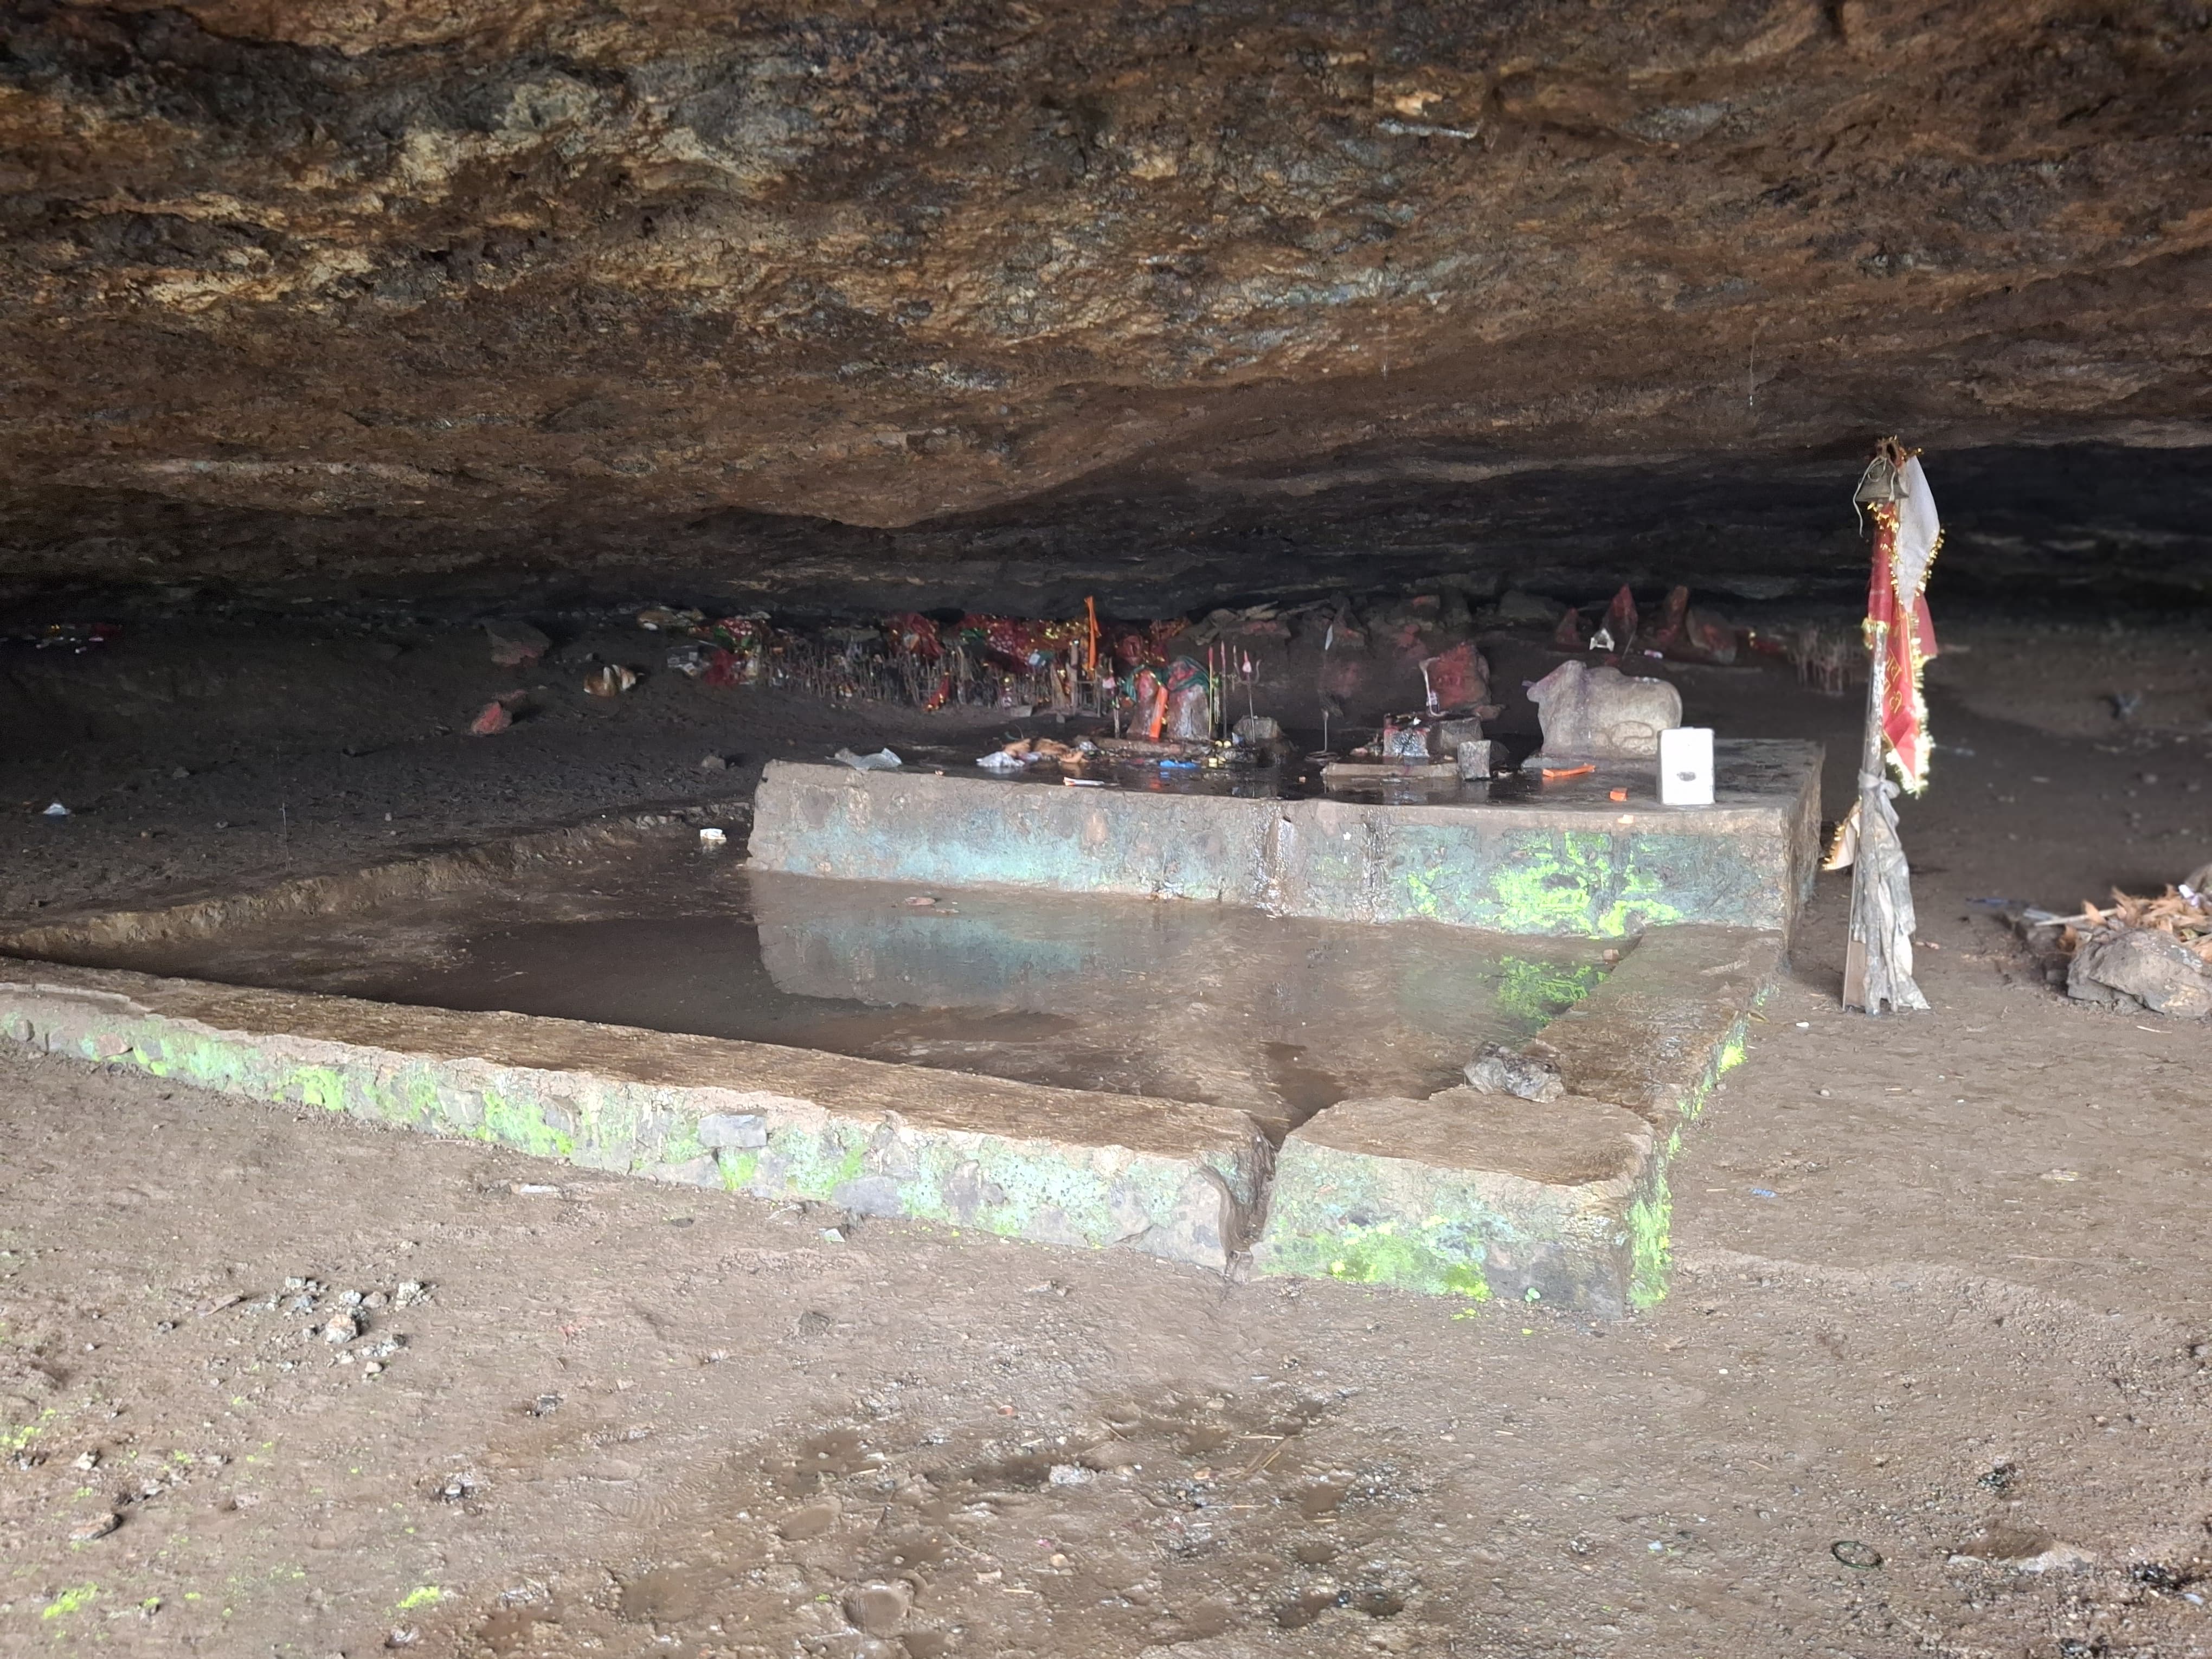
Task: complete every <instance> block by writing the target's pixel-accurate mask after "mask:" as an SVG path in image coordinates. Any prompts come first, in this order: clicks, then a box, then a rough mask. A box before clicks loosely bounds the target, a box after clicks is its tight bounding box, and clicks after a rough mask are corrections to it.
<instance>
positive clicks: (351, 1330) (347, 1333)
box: [323, 1313, 361, 1344]
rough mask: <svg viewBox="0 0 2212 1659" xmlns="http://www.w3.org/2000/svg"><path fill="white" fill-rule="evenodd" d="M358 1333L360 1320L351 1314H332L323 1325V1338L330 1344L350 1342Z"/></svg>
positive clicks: (359, 1331)
mask: <svg viewBox="0 0 2212 1659" xmlns="http://www.w3.org/2000/svg"><path fill="white" fill-rule="evenodd" d="M360 1334H361V1325H360V1322H358V1321H356V1319H355V1318H354V1317H353V1316H352V1315H351V1314H342V1313H341V1314H332V1315H331V1317H330V1322H328V1323H327V1324H325V1326H324V1327H323V1340H324V1341H325V1342H329V1343H332V1344H336V1343H339V1342H350V1341H352V1340H354V1338H356V1336H359V1335H360Z"/></svg>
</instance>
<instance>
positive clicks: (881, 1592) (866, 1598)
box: [845, 1579, 914, 1636]
mask: <svg viewBox="0 0 2212 1659" xmlns="http://www.w3.org/2000/svg"><path fill="white" fill-rule="evenodd" d="M913 1605H914V1592H913V1591H912V1590H911V1589H908V1587H907V1586H906V1585H904V1584H902V1583H899V1582H898V1581H897V1580H896V1579H892V1580H890V1581H887V1582H884V1583H872V1584H861V1585H858V1586H856V1587H855V1588H854V1589H850V1590H848V1591H847V1592H846V1593H845V1617H846V1619H847V1620H849V1621H850V1622H851V1624H852V1626H853V1627H854V1629H855V1630H858V1631H860V1632H862V1633H863V1634H865V1635H868V1636H895V1635H896V1634H897V1633H898V1631H899V1628H900V1626H903V1625H904V1624H905V1623H906V1615H907V1610H908V1608H909V1607H912V1606H913Z"/></svg>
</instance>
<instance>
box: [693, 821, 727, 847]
mask: <svg viewBox="0 0 2212 1659" xmlns="http://www.w3.org/2000/svg"><path fill="white" fill-rule="evenodd" d="M729 839H730V837H729V834H728V832H727V831H726V830H721V829H715V828H714V826H713V825H712V824H709V825H708V826H707V828H705V829H702V830H701V831H700V832H699V845H700V846H702V847H720V846H723V845H725V844H726V843H727V842H728V841H729Z"/></svg>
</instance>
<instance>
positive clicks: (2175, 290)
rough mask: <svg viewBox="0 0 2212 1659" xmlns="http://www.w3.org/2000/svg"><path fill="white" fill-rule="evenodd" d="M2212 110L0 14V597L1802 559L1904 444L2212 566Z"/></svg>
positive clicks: (1765, 16) (23, 4)
mask: <svg viewBox="0 0 2212 1659" xmlns="http://www.w3.org/2000/svg"><path fill="white" fill-rule="evenodd" d="M2208 105H2212V15H2208V13H2207V11H2206V10H2205V9H2203V7H2202V6H2199V5H2195V4H2179V3H2127V0H2123V3H2118V4H2112V5H2085V4H2075V3H2064V0H2029V3H1995V0H1961V3H1955V4H1927V3H1914V0H1900V3H1882V0H1870V3H1869V0H1843V3H1826V4H1819V3H1798V0H1738V3H1715V4H1709V5H1703V6H1686V5H1682V4H1679V3H1644V4H1632V5H1627V6H1620V7H1592V6H1589V5H1586V4H1569V3H1565V0H1508V3H1498V4H1489V5H1474V4H1447V3H1434V4H1420V3H1395V0H1394V3H1389V4H1381V3H1375V0H1362V3H1341V4H1315V5H1308V6H1302V7H1298V8H1291V7H1288V6H1284V5H1279V4H1278V5H1267V4H1259V3H1242V4H1240V3H1215V0H1201V3H1188V4H1164V3H1162V4H1148V3H1127V4H1121V5H1107V4H1048V3H1042V0H1037V3H1029V4H1018V3H1008V4H983V3H957V4H950V5H947V4H927V5H902V4H896V3H881V4H869V3H860V0H844V3H829V4H820V5H809V6H803V7H802V6H799V5H750V6H732V5H717V4H712V3H703V4H702V3H684V4H673V3H655V0H609V3H599V4H593V5H589V6H585V5H567V6H555V5H547V4H535V3H530V0H516V3H501V4H491V3H483V0H458V3H456V0H437V3H428V0H384V3H379V4H374V5H371V4H366V3H361V0H292V3H288V4H282V5H278V4H272V3H268V0H198V3H189V4H185V5H182V6H156V5H137V4H133V3H120V4H106V5H91V4H73V3H56V0H14V3H10V4H8V5H5V6H4V7H0V353H4V357H5V373H4V375H0V574H6V575H13V576H16V577H30V578H37V577H71V578H90V577H106V578H115V577H121V578H125V579H139V578H155V579H159V580H179V579H186V580H189V579H197V578H208V577H216V578H222V579H237V580H245V579H252V578H266V579H276V578H283V577H286V576H292V575H297V574H301V573H303V572H317V571H319V572H325V573H343V572H358V573H368V574H394V573H398V574H405V573H407V572H410V571H422V572H428V571H434V570H435V571H443V570H453V569H459V568H467V567H470V566H471V565H481V564H509V565H511V564H529V563H535V564H538V565H541V566H543V565H551V566H559V565H562V564H563V563H567V564H570V565H586V564H591V563H595V562H650V561H653V560H655V559H665V560H671V561H676V562H684V563H689V564H692V565H696V566H699V567H702V568H711V569H712V570H714V572H715V573H716V574H717V577H718V580H724V581H726V582H727V583H728V584H731V585H732V586H738V587H742V586H745V585H746V584H748V583H750V584H752V585H754V586H761V585H763V584H768V585H770V586H772V585H774V584H775V582H778V581H788V582H793V583H799V584H801V585H803V584H804V583H805V581H807V580H830V579H831V578H832V577H834V576H836V573H839V572H843V573H845V574H846V575H848V576H854V577H859V576H872V577H874V578H882V579H887V580H888V579H893V578H896V579H901V580H902V579H905V578H907V577H910V576H912V575H914V574H915V572H916V571H918V570H924V569H927V570H933V571H935V572H936V573H937V574H936V575H935V576H933V577H932V578H930V580H932V581H933V582H935V583H936V585H938V586H945V585H947V584H949V585H951V586H958V585H959V583H960V582H961V581H963V580H967V579H968V578H967V576H966V575H964V574H963V572H969V571H974V570H981V569H987V568H994V567H1002V568H1012V567H1013V566H1019V567H1021V568H1023V569H1024V570H1029V569H1030V566H1031V565H1034V567H1035V571H1034V572H1032V573H1031V574H1036V573H1042V574H1036V580H1040V581H1045V580H1047V579H1048V576H1049V574H1050V573H1051V572H1052V571H1053V570H1054V568H1064V569H1065V572H1066V574H1067V575H1068V576H1069V577H1070V579H1071V580H1095V579H1096V578H1097V575H1098V574H1101V573H1104V574H1111V571H1112V570H1115V569H1125V570H1126V569H1128V568H1136V567H1138V566H1143V565H1146V562H1148V561H1149V562H1152V566H1153V567H1154V568H1155V574H1159V575H1160V576H1161V577H1162V578H1163V579H1166V578H1167V577H1168V576H1169V575H1170V574H1172V575H1173V579H1174V580H1176V581H1182V580H1185V579H1188V580H1189V581H1190V582H1192V583H1202V582H1203V581H1211V580H1213V576H1212V574H1211V573H1212V572H1213V571H1214V570H1215V568H1216V567H1217V565H1218V566H1219V567H1220V568H1222V569H1223V570H1224V571H1225V572H1230V571H1232V570H1233V568H1234V567H1236V566H1237V562H1238V561H1239V560H1243V561H1244V562H1247V563H1248V564H1249V562H1251V561H1254V560H1261V561H1262V562H1264V561H1265V560H1266V559H1268V558H1274V559H1276V560H1278V561H1279V562H1280V561H1288V562H1290V563H1291V564H1296V563H1297V562H1298V561H1299V560H1300V559H1305V560H1308V561H1309V562H1316V561H1317V562H1321V563H1327V562H1329V561H1336V562H1339V563H1342V562H1345V561H1350V560H1356V559H1358V558H1360V557H1370V558H1374V559H1379V560H1381V561H1382V562H1383V564H1386V565H1387V564H1388V563H1389V562H1390V561H1391V560H1393V559H1396V558H1399V557H1401V556H1403V557H1405V558H1407V559H1415V558H1427V557H1430V556H1431V552H1432V551H1433V553H1434V556H1436V557H1438V558H1445V559H1447V561H1449V559H1452V558H1456V559H1458V560H1461V561H1462V562H1476V563H1480V562H1483V561H1484V560H1488V561H1489V562H1492V563H1493V564H1498V565H1501V566H1502V565H1504V564H1506V563H1515V562H1519V563H1528V562H1533V563H1534V564H1535V565H1537V566H1540V567H1541V566H1544V565H1545V563H1546V561H1547V560H1549V562H1550V564H1551V566H1552V567H1553V568H1559V569H1567V568H1574V569H1577V570H1578V569H1579V568H1581V564H1582V562H1583V561H1585V560H1589V561H1594V564H1593V568H1597V567H1599V566H1603V565H1604V564H1605V563H1606V562H1607V560H1608V559H1610V560H1611V561H1613V563H1614V564H1615V565H1616V566H1619V565H1623V564H1634V563H1635V562H1637V561H1638V560H1639V559H1644V558H1646V557H1649V558H1650V559H1653V560H1656V561H1657V562H1665V561H1666V560H1667V559H1673V560H1674V562H1675V564H1676V567H1677V568H1680V565H1681V561H1682V559H1683V558H1684V557H1688V558H1689V559H1690V562H1691V564H1692V566H1693V567H1694V566H1696V562H1697V560H1698V558H1699V557H1705V558H1706V559H1707V564H1706V566H1705V574H1721V575H1728V574H1735V575H1736V576H1739V577H1741V579H1743V580H1756V579H1757V578H1758V577H1759V575H1760V574H1762V573H1764V574H1765V575H1767V576H1769V577H1774V578H1780V577H1783V576H1786V575H1789V574H1792V573H1797V574H1802V573H1804V572H1807V571H1812V572H1814V573H1815V574H1820V573H1824V572H1825V573H1828V574H1834V572H1836V571H1839V570H1841V569H1842V568H1844V566H1846V565H1848V563H1849V562H1850V558H1849V546H1850V544H1849V541H1848V537H1847V534H1846V532H1845V528H1844V526H1839V522H1838V508H1837V507H1836V506H1835V505H1834V501H1835V497H1836V494H1837V492H1838V489H1848V484H1849V482H1850V475H1851V474H1852V472H1853V471H1854V458H1855V456H1856V455H1857V453H1860V452H1861V451H1862V450H1863V447H1864V445H1865V442H1866V441H1867V440H1868V438H1869V436H1871V435H1875V434H1878V433H1881V432H1884V431H1890V430H1900V431H1903V432H1905V434H1906V435H1908V436H1910V437H1911V439H1912V440H1913V441H1916V442H1921V443H1925V444H1928V445H1929V446H1930V447H1931V448H1933V449H1934V450H1935V451H1936V453H1952V454H1954V455H1960V456H1962V457H1967V458H1971V459H1966V460H1965V461H1964V462H1963V463H1962V465H1961V467H1960V469H1959V472H1958V476H1960V477H1965V476H1966V475H1967V474H1972V476H1973V477H1977V478H1980V479H1984V480H1985V481H1989V482H1990V489H1989V490H1988V492H1987V493H1988V494H1989V495H1990V498H1991V501H1992V503H1993V506H1994V507H1996V508H1997V509H2001V516H2003V517H2005V518H2006V520H2007V522H2006V523H2005V524H2003V525H2002V526H2000V525H1996V523H1995V522H1994V520H1992V521H1991V522H1990V524H1987V525H1983V526H1972V525H1962V526H1960V533H1961V534H1962V535H1964V536H1967V537H1972V536H1973V535H1975V534H1977V533H1981V535H1982V539H1981V540H1980V541H1979V543H1978V547H1979V549H1980V550H1981V554H1982V556H1984V558H1985V559H1986V560H1987V561H1990V563H1989V566H1988V570H1987V574H1988V575H1989V576H1990V580H2001V579H2002V578H2003V577H2004V576H2006V575H2007V574H2011V575H2015V576H2021V577H2025V576H2028V575H2032V574H2035V573H2037V572H2039V571H2042V570H2045V569H2047V568H2053V567H2056V568H2061V569H2072V568H2074V567H2077V566H2079V565H2080V564H2081V562H2082V561H2083V560H2084V559H2087V561H2088V562H2090V563H2091V564H2093V565H2099V564H2102V565H2108V566H2109V567H2110V568H2112V570H2113V571H2115V572H2117V573H2123V574H2127V575H2128V576H2129V577H2130V579H2134V578H2136V577H2141V578H2142V579H2143V580H2148V581H2151V582H2152V583H2154V585H2155V584H2158V583H2166V584H2169V585H2172V586H2177V587H2178V588H2179V589H2181V590H2189V591H2194V590H2196V589H2201V587H2202V586H2203V584H2204V583H2205V582H2206V581H2207V580H2212V543H2208V542H2207V540H2206V539H2205V536H2204V532H2202V531H2200V530H2198V529H2197V516H2198V515H2197V513H2195V512H2194V510H2193V507H2192V503H2194V502H2201V501H2202V500H2203V482H2204V478H2205V474H2206V466H2205V456H2206V454H2207V453H2208V452H2207V450H2206V448H2205V446H2206V445H2207V444H2208V443H2212V419H2209V418H2208V417H2212V377H2208V374H2207V373H2206V370H2207V358H2208V356H2209V355H2212V325H2208V321H2207V306H2206V296H2207V295H2208V294H2212V255H2208V252H2207V240H2208V237H2212V164H2208V163H2212V113H2208ZM2054 457H2056V458H2059V459H2055V460H2054V459H2052V458H2054ZM1838 478H1840V479H1841V483H1840V484H1839V483H1838V482H1837V481H1838ZM2069 478H2070V479H2073V480H2075V481H2076V482H2077V483H2080V484H2081V489H2079V490H2075V491H2073V492H2072V493H2069V492H2068V491H2067V490H2064V489H2057V488H2055V487H2054V485H2055V484H2056V483H2058V482H2060V481H2063V480H2065V479H2069ZM2004 480H2010V481H2011V485H2008V484H2006V483H2002V481H2004ZM2013 485H2016V486H2017V488H2014V487H2012V486H2013ZM2037 491H2040V495H2036V494H2035V492H2037ZM2038 500H2039V501H2042V502H2043V503H2045V506H2046V507H2047V508H2048V510H2047V511H2042V512H2036V511H2029V510H2026V507H2027V502H2028V501H2038ZM1761 503H1765V504H1767V505H1768V506H1770V507H1771V508H1772V510H1773V512H1772V513H1771V514H1770V515H1769V517H1768V518H1767V519H1766V520H1764V521H1762V520H1760V518H1759V507H1760V504H1761ZM1773 513H1778V514H1780V516H1779V517H1775V516H1773ZM1954 520H1955V514H1954ZM1670 537H1671V538H1674V541H1673V543H1671V544H1670V542H1669V540H1668V538H1670ZM1677 544H1679V545H1677ZM2069 559H2070V560H2071V561H2072V564H2071V565H2070V566H2069ZM1170 567H1172V572H1170ZM1285 568H1286V569H1287V566H1286V567H1285ZM1301 568H1302V567H1301ZM1317 568H1318V567H1317ZM2075 574H2078V571H2077V572H2076V573H2075ZM1024 579H1025V580H1026V579H1028V578H1026V577H1025V578H1024ZM1302 579H1303V578H1302ZM1321 579H1322V577H1321V576H1316V577H1315V580H1321ZM1223 580H1229V577H1228V575H1227V574H1225V575H1224V577H1223ZM1217 585H1218V584H1217Z"/></svg>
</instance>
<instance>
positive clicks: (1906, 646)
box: [1866, 448, 1943, 794]
mask: <svg viewBox="0 0 2212 1659" xmlns="http://www.w3.org/2000/svg"><path fill="white" fill-rule="evenodd" d="M1892 459H1893V465H1894V472H1893V480H1894V482H1893V483H1892V484H1891V486H1890V489H1889V490H1888V493H1887V495H1886V497H1882V498H1878V499H1874V500H1869V501H1867V502H1866V509H1867V512H1868V513H1869V516H1871V517H1872V518H1873V520H1874V526H1875V531H1874V570H1873V573H1872V580H1871V581H1870V583H1869V586H1868V589H1867V615H1866V641H1867V650H1868V652H1869V653H1870V654H1872V655H1873V656H1874V657H1875V659H1877V660H1878V661H1879V663H1880V664H1881V737H1882V748H1883V750H1884V751H1885V752H1886V753H1887V756H1888V757H1889V761H1890V763H1891V764H1892V765H1893V766H1894V767H1895V768H1896V769H1897V776H1898V781H1899V782H1900V783H1902V784H1903V785H1904V786H1905V788H1906V790H1908V791H1909V792H1911V793H1913V794H1917V793H1920V791H1921V790H1923V789H1924V788H1925V787H1927V786H1928V750H1929V741H1928V705H1927V703H1926V702H1924V701H1923V699H1922V697H1921V693H1920V682H1921V675H1922V673H1923V671H1924V670H1925V669H1926V667H1927V665H1928V664H1929V661H1930V660H1931V659H1933V658H1934V657H1935V655H1936V625H1935V623H1934V620H1933V619H1932V618H1931V617H1929V614H1928V600H1927V599H1926V598H1925V597H1924V592H1923V590H1924V589H1925V588H1926V587H1927V586H1928V572H1929V567H1930V566H1931V565H1933V564H1934V562H1935V560H1936V549H1937V548H1938V547H1940V546H1941V545H1942V540H1943V531H1942V525H1941V524H1940V523H1939V522H1938V521H1937V520H1936V498H1935V496H1934V495H1932V494H1930V493H1929V489H1928V478H1927V475H1926V474H1924V473H1923V472H1922V471H1921V470H1920V463H1919V461H1918V460H1917V459H1915V458H1913V457H1911V456H1908V455H1905V453H1904V452H1903V450H1902V449H1901V448H1900V449H1899V451H1898V453H1897V454H1896V456H1895V457H1893V458H1892Z"/></svg>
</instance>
